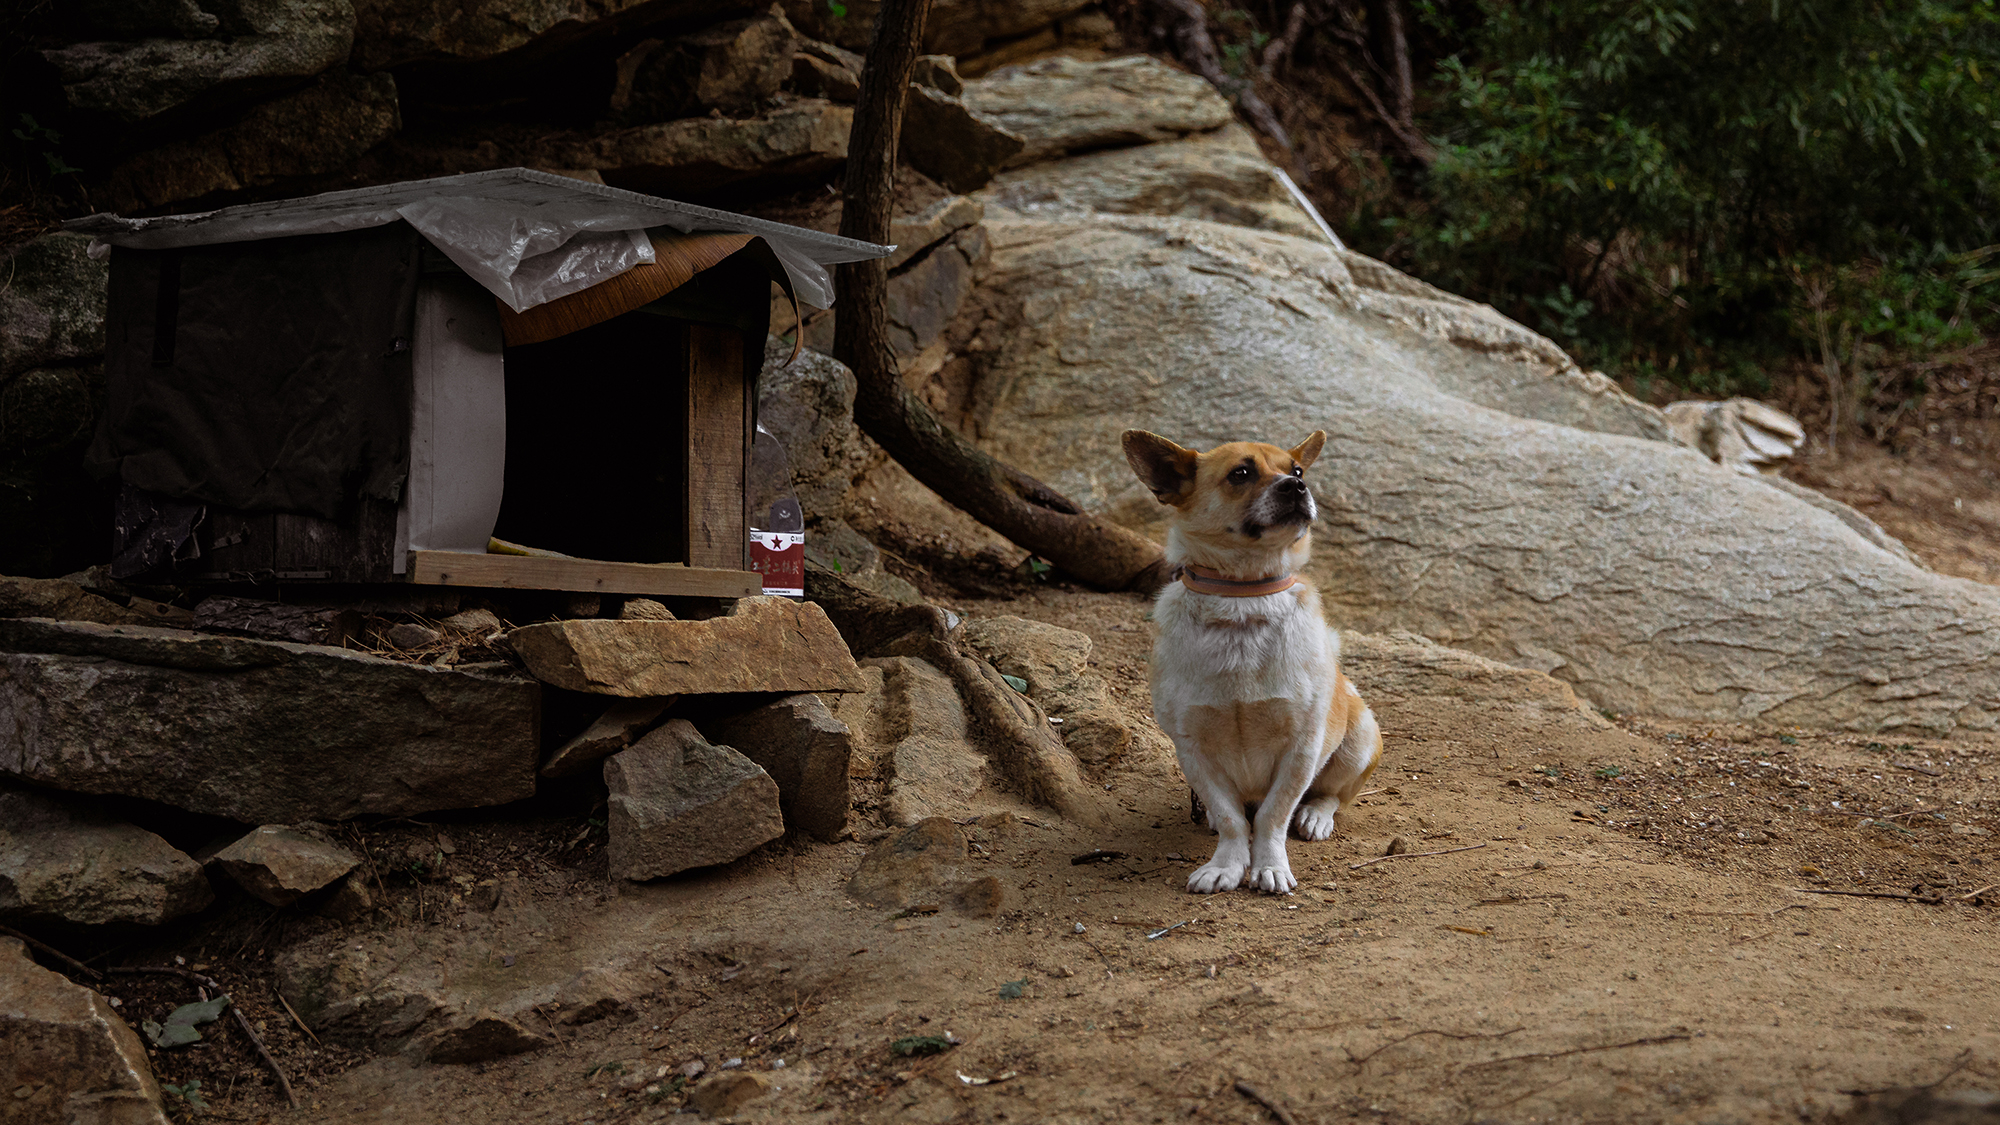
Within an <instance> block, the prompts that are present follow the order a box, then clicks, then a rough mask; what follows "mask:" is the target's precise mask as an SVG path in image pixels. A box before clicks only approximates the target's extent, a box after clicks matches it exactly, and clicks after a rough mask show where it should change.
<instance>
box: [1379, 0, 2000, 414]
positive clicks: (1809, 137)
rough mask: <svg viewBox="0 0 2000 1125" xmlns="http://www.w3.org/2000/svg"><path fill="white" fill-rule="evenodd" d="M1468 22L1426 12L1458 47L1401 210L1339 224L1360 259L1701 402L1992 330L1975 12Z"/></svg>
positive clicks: (1992, 186) (1890, 7)
mask: <svg viewBox="0 0 2000 1125" xmlns="http://www.w3.org/2000/svg"><path fill="white" fill-rule="evenodd" d="M1473 9H1474V10H1473V12H1472V13H1471V18H1465V6H1463V5H1461V6H1460V7H1459V10H1460V12H1461V18H1462V19H1464V23H1463V26H1460V25H1455V24H1453V23H1452V22H1450V21H1449V20H1448V19H1446V18H1445V17H1444V16H1442V15H1440V12H1441V11H1442V9H1441V8H1437V7H1432V6H1428V5H1420V11H1422V12H1424V14H1425V16H1426V18H1427V20H1428V21H1429V23H1430V26H1431V27H1432V29H1433V30H1434V31H1435V32H1436V33H1438V34H1440V35H1441V36H1442V38H1443V39H1444V40H1445V41H1447V42H1451V43H1455V44H1457V45H1458V46H1459V48H1460V49H1459V50H1458V51H1457V53H1456V54H1452V55H1450V56H1448V57H1446V58H1445V59H1444V61H1443V63H1442V64H1441V66H1440V68H1439V71H1438V75H1437V78H1436V81H1435V83H1434V84H1433V87H1432V91H1431V93H1432V104H1431V105H1430V106H1429V107H1428V109H1427V111H1426V113H1425V115H1424V120H1423V124H1424V125H1425V127H1426V131H1427V132H1429V133H1431V134H1433V136H1434V140H1435V142H1436V143H1437V145H1438V149H1439V155H1438V159H1437V160H1436V162H1435V164H1434V165H1433V166H1432V167H1431V168H1429V169H1428V171H1427V172H1425V173H1424V174H1423V175H1422V177H1421V181H1420V183H1419V184H1418V191H1417V192H1416V198H1415V202H1414V203H1412V204H1411V205H1408V206H1404V207H1401V208H1391V209H1386V210H1385V211H1384V213H1381V214H1378V215H1368V214H1365V213H1364V214H1362V215H1360V216H1357V218H1358V219H1359V220H1361V229H1359V230H1357V231H1356V234H1357V236H1358V241H1360V242H1361V243H1362V244H1363V246H1362V248H1363V249H1367V250H1370V251H1372V252H1377V253H1382V254H1385V255H1390V256H1393V257H1395V258H1397V259H1399V260H1400V261H1401V262H1402V263H1403V264H1405V265H1406V266H1407V267H1408V268H1410V269H1412V270H1413V271H1414V272H1417V273H1419V274H1420V275H1422V276H1425V277H1427V278H1429V279H1431V280H1433V281H1435V282H1437V283H1439V284H1441V285H1443V286H1445V287H1447V288H1453V289H1456V290H1458V291H1460V292H1464V293H1467V294H1468V295H1473V296H1477V297H1479V298H1481V299H1483V300H1487V301H1489V302H1491V303H1493V304H1495V305H1496V306H1497V307H1499V308H1501V309H1502V310H1503V311H1506V312H1508V313H1510V314H1511V315H1513V316H1515V317H1516V318H1517V319H1520V320H1522V321H1523V322H1525V323H1528V324H1530V325H1534V326H1536V327H1538V328H1539V329H1541V330H1542V331H1544V332H1546V333H1548V334H1550V335H1551V336H1553V337H1555V338H1556V339H1558V340H1559V341H1561V342H1562V343H1564V344H1565V345H1567V346H1569V347H1571V348H1572V349H1573V350H1575V351H1576V352H1577V353H1578V355H1579V358H1581V359H1582V360H1584V361H1585V362H1587V363H1593V364H1598V365H1603V366H1608V367H1613V368H1615V369H1618V370H1620V371H1622V372H1623V373H1625V374H1627V375H1629V376H1632V377H1634V378H1636V379H1639V380H1641V381H1644V380H1648V379H1658V378H1665V379H1668V380H1671V381H1672V382H1674V383H1676V384H1678V385H1680V386H1683V387H1687V388H1689V389H1693V390H1696V391H1701V392H1706V393H1710V394H1717V395H1720V394H1727V393H1732V392H1735V391H1739V390H1745V389H1748V390H1751V391H1755V390H1757V389H1760V388H1759V386H1758V384H1759V382H1760V380H1761V379H1762V377H1763V376H1762V369H1763V368H1764V367H1765V366H1766V365H1768V364H1771V363H1773V362H1779V361H1785V360H1796V359H1803V360H1808V361H1810V362H1811V363H1814V364H1816V365H1827V364H1837V365H1839V366H1838V367H1837V368H1835V370H1845V371H1851V370H1853V369H1854V368H1855V367H1857V366H1859V367H1860V368H1862V369H1867V368H1869V367H1870V366H1871V364H1870V360H1871V357H1872V358H1876V359H1879V358H1880V357H1881V356H1882V355H1886V354H1889V353H1894V354H1895V355H1896V356H1897V357H1899V358H1900V359H1903V360H1908V359H1910V358H1913V357H1914V358H1921V357H1924V356H1927V355H1931V354H1935V353H1937V352H1940V351H1948V350H1950V349H1954V348H1963V347H1965V346H1966V345H1968V344H1970V343H1972V342H1974V341H1976V340H1977V339H1978V337H1979V327H1980V326H1981V325H1982V324H1986V325H1990V324H1992V323H1994V321H1995V320H1996V319H2000V318H1996V316H1995V313H1996V308H1995V305H1994V304H1993V298H1994V296H1995V294H1996V293H2000V290H1996V288H1995V286H1994V282H1995V280H1996V276H2000V271H1996V270H1994V269H1991V268H1988V259H1989V258H1990V257H1991V255H1992V254H1993V252H1994V250H1995V247H1994V246H1993V243H1995V242H1996V241H2000V161H1996V158H2000V12H1996V8H1995V3H1994V0H1918V2H1915V3H1906V4H1885V3H1876V2H1870V0H1833V2H1829V3H1820V4H1814V5H1807V4H1800V3H1794V2H1788V0H1758V2H1754V3H1747V2H1741V0H1645V2H1643V3H1638V4H1634V3H1611V2H1609V0H1517V2H1508V0H1477V2H1476V4H1475V5H1473ZM1853 393H1856V394H1859V393H1860V388H1859V386H1858V384H1857V385H1856V388H1855V390H1854V392H1853ZM1917 393H1921V388H1917Z"/></svg>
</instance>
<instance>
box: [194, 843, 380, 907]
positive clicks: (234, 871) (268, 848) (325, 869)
mask: <svg viewBox="0 0 2000 1125" xmlns="http://www.w3.org/2000/svg"><path fill="white" fill-rule="evenodd" d="M208 862H209V863H211V864H213V865H214V866H216V867H219V868H221V869H222V871H223V873H224V874H226V875H228V876H229V877H230V878H231V879H234V880H235V881H236V883H237V885H238V886H240V887H242V888H243V889H244V890H246V891H249V892H250V893H251V894H253V895H255V896H257V897H258V898H260V899H263V900H264V901H265V902H268V903H270V904H271V905H272V906H289V905H291V904H292V903H294V902H297V901H298V900H299V899H300V898H302V897H304V896H306V895H308V894H311V893H312V892H314V891H316V890H319V889H320V888H321V887H324V886H327V885H328V884H330V883H332V882H334V881H335V880H337V879H339V878H341V877H342V876H344V875H346V874H347V873H348V872H350V871H352V870H354V869H355V868H356V867H357V866H359V865H360V863H361V857H360V856H358V855H355V854H354V853H353V852H351V851H348V850H347V849H346V848H343V847H341V846H340V845H338V844H335V843H331V842H329V841H328V840H326V839H325V834H324V833H323V832H316V831H313V830H312V828H311V827H309V826H308V827H302V828H293V827H289V826H286V825H282V824H266V825H264V826H263V827H261V828H257V829H254V830H252V831H251V832H250V833H248V834H247V835H245V836H243V837H241V838H240V839H238V840H236V841H235V842H234V843H232V844H230V845H229V846H228V847H226V848H224V849H222V850H221V851H219V852H217V853H215V855H214V856H213V857H211V858H210V859H209V861H208Z"/></svg>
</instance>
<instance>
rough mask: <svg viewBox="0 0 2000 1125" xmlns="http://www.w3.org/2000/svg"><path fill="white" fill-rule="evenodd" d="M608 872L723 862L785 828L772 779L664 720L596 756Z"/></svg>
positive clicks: (653, 875) (657, 873)
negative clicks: (605, 802)
mask: <svg viewBox="0 0 2000 1125" xmlns="http://www.w3.org/2000/svg"><path fill="white" fill-rule="evenodd" d="M604 784H605V785H606V787H608V788H609V789H610V790H611V798H610V813H609V814H608V816H609V820H610V836H611V841H610V845H609V847H608V848H607V849H606V851H607V854H608V857H609V859H610V863H611V874H612V876H613V877H614V878H619V879H632V880H644V879H657V878H660V877H661V876H664V875H672V874H675V873H677V872H681V871H686V870H688V869H689V868H691V867H708V866H712V865H714V864H718V863H728V862H729V861H730V860H733V859H737V858H739V857H741V856H743V855H746V854H748V853H749V852H751V851H752V850H754V849H756V848H757V847H759V846H761V845H763V844H767V843H769V842H771V841H772V840H775V839H777V838H778V837H780V836H782V835H784V834H785V821H784V817H783V816H782V815H781V814H780V813H779V811H778V786H777V784H776V783H775V782H773V781H772V780H771V775H770V774H767V773H765V772H764V771H763V769H761V768H760V767H759V766H758V765H757V763H755V762H752V761H751V760H750V759H748V758H746V757H744V756H743V755H741V754H739V753H737V752H736V751H734V750H732V749H730V748H729V747H727V746H714V745H711V744H710V743H709V742H708V740H707V739H705V738H703V737H702V736H701V732H700V731H697V730H696V729H695V728H694V724H692V723H690V722H688V721H687V720H686V719H673V720H670V721H669V722H668V723H667V724H666V725H665V726H663V727H661V728H659V729H658V730H656V731H654V732H653V733H651V734H649V735H647V736H646V737H644V738H642V739H640V740H639V741H638V742H637V743H636V744H634V745H633V746H632V748H631V749H629V750H624V751H621V752H619V753H617V754H614V755H612V756H611V757H610V758H609V759H607V760H606V761H605V763H604Z"/></svg>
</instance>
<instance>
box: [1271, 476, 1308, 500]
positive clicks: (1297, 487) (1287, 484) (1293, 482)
mask: <svg viewBox="0 0 2000 1125" xmlns="http://www.w3.org/2000/svg"><path fill="white" fill-rule="evenodd" d="M1305 490H1306V482H1304V481H1302V480H1300V479H1299V478H1297V477H1286V478H1285V479H1284V480H1281V481H1279V482H1278V491H1279V492H1282V493H1285V494H1287V495H1293V496H1296V495H1298V494H1299V493H1301V492H1304V491H1305Z"/></svg>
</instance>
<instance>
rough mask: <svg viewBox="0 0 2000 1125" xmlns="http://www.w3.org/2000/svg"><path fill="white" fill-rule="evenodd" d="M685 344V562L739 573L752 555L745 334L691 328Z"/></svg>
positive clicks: (705, 325) (726, 329)
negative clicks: (747, 489)
mask: <svg viewBox="0 0 2000 1125" xmlns="http://www.w3.org/2000/svg"><path fill="white" fill-rule="evenodd" d="M687 339H688V353H687V354H688V397H687V424H688V433H687V445H686V446H685V449H686V462H685V464H686V480H687V542H688V560H687V561H688V565H689V566H692V567H719V568H723V569H728V570H737V569H741V568H743V567H744V566H745V556H746V555H747V554H748V552H749V549H750V544H749V539H748V537H747V532H746V530H745V526H746V525H745V520H744V501H745V497H744V493H743V486H744V472H745V471H746V469H747V468H748V462H749V458H748V457H746V456H745V455H744V450H745V449H747V448H748V446H749V435H748V434H747V433H746V432H745V427H744V419H745V418H746V417H747V416H748V412H747V410H746V409H745V404H744V399H745V398H747V397H748V396H747V394H746V393H745V388H744V383H743V335H742V333H740V332H738V331H736V330H735V329H730V328H719V327H716V326H714V325H708V324H691V325H689V326H688V334H687Z"/></svg>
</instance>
